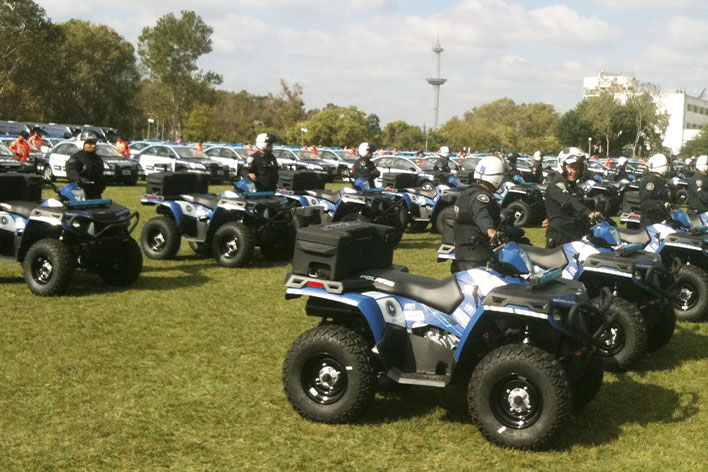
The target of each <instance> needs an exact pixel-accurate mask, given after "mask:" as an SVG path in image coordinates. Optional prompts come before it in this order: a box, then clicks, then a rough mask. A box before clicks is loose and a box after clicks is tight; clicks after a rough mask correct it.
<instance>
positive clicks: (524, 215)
mask: <svg viewBox="0 0 708 472" xmlns="http://www.w3.org/2000/svg"><path fill="white" fill-rule="evenodd" d="M507 209H509V210H511V211H512V212H513V213H514V226H516V227H517V228H522V227H526V226H528V225H529V224H530V223H531V206H530V205H529V204H528V203H526V202H524V201H522V200H516V201H513V202H511V203H510V204H509V205H508V206H507Z"/></svg>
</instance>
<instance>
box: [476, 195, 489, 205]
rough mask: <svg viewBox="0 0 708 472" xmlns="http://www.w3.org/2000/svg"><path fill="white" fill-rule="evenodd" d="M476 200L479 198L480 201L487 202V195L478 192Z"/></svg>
mask: <svg viewBox="0 0 708 472" xmlns="http://www.w3.org/2000/svg"><path fill="white" fill-rule="evenodd" d="M477 200H479V201H480V202H482V203H489V197H488V196H486V195H485V194H483V193H480V194H479V195H477Z"/></svg>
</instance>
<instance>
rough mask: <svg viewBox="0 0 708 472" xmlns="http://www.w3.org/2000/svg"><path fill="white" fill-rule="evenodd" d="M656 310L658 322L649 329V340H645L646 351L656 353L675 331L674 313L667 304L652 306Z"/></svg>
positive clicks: (672, 308)
mask: <svg viewBox="0 0 708 472" xmlns="http://www.w3.org/2000/svg"><path fill="white" fill-rule="evenodd" d="M652 309H654V310H656V311H657V312H656V316H657V317H658V320H657V321H656V323H655V324H654V326H651V327H650V328H649V339H648V340H647V351H648V352H656V351H658V350H659V349H661V348H662V347H664V346H666V344H668V342H669V341H670V340H671V337H672V336H673V335H674V330H675V329H676V312H674V307H673V306H672V305H671V303H669V302H665V303H661V304H656V305H653V306H652Z"/></svg>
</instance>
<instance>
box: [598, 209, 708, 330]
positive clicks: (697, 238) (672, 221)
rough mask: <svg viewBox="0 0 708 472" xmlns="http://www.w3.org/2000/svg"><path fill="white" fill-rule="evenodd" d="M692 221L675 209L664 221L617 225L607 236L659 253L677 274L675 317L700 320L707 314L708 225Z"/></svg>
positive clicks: (610, 240)
mask: <svg viewBox="0 0 708 472" xmlns="http://www.w3.org/2000/svg"><path fill="white" fill-rule="evenodd" d="M691 224H692V222H691V218H690V217H689V216H688V215H687V214H686V213H685V212H684V211H683V210H674V211H672V212H671V214H670V216H669V218H668V219H667V220H666V221H665V222H663V223H657V224H653V225H648V226H645V227H644V228H639V229H636V230H635V229H622V228H617V232H616V235H611V234H608V235H606V238H605V239H606V241H607V243H608V244H610V245H611V246H613V247H621V246H622V245H625V244H639V245H641V246H642V248H643V249H644V251H647V252H650V253H654V254H658V255H659V256H660V257H661V260H662V261H663V263H664V265H665V266H667V267H672V270H674V271H675V273H676V278H677V286H678V291H679V293H678V295H677V296H676V297H675V298H674V311H675V313H676V318H678V319H679V320H682V321H701V320H704V319H706V318H707V317H708V226H700V227H693V228H692V227H691Z"/></svg>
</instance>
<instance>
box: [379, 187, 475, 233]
mask: <svg viewBox="0 0 708 472" xmlns="http://www.w3.org/2000/svg"><path fill="white" fill-rule="evenodd" d="M394 175H400V174H394ZM385 182H386V178H385V176H384V183H385ZM392 187H393V188H391V189H389V188H386V189H385V192H386V193H390V194H396V195H402V196H403V195H406V196H407V198H404V201H405V202H406V203H407V205H408V221H409V222H408V227H409V228H410V229H411V231H416V232H419V231H423V230H425V228H426V227H427V226H428V224H429V223H432V229H433V231H437V232H440V231H441V230H440V228H442V222H443V221H444V220H445V218H447V217H448V215H451V214H452V215H454V205H455V202H456V201H457V199H458V197H459V196H460V189H461V188H463V186H461V185H460V182H459V180H458V179H457V177H455V176H450V177H449V178H448V179H447V180H446V183H445V184H438V185H436V186H435V187H434V188H432V189H430V188H427V187H412V188H399V187H397V186H396V185H393V186H392Z"/></svg>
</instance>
